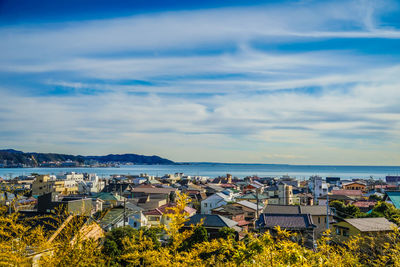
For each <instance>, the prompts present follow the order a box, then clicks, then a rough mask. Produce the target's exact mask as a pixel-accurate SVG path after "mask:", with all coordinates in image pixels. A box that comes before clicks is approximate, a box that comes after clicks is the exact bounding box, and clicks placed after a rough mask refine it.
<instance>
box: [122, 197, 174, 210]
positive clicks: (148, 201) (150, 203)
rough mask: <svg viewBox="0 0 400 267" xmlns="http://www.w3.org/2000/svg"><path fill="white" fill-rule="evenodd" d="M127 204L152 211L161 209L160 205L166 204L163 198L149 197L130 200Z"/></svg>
mask: <svg viewBox="0 0 400 267" xmlns="http://www.w3.org/2000/svg"><path fill="white" fill-rule="evenodd" d="M128 202H130V203H132V204H135V205H136V206H139V207H141V208H142V209H143V210H145V211H148V210H154V209H156V208H159V207H161V206H162V205H165V204H167V199H164V198H161V199H160V198H155V199H152V198H150V195H147V196H144V197H140V198H130V199H128Z"/></svg>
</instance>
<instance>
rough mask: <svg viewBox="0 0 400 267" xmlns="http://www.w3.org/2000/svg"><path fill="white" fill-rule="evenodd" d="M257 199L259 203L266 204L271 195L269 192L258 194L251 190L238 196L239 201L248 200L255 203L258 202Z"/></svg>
mask: <svg viewBox="0 0 400 267" xmlns="http://www.w3.org/2000/svg"><path fill="white" fill-rule="evenodd" d="M257 199H258V204H259V205H265V204H267V203H268V201H269V195H268V194H267V193H262V194H257V193H254V192H249V193H247V194H244V195H239V196H237V197H236V200H237V201H248V202H252V203H255V204H257Z"/></svg>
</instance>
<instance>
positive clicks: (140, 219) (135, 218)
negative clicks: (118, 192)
mask: <svg viewBox="0 0 400 267" xmlns="http://www.w3.org/2000/svg"><path fill="white" fill-rule="evenodd" d="M99 224H100V226H101V228H103V229H104V230H105V231H111V230H112V229H114V228H118V227H121V226H124V225H129V226H131V227H133V228H135V229H139V228H140V227H143V226H147V225H148V222H147V218H146V216H145V215H144V214H143V209H142V208H140V207H138V206H135V205H133V204H131V203H126V204H125V207H124V206H119V207H115V208H112V209H110V210H108V211H107V212H106V214H105V215H104V216H103V217H102V218H101V219H100V220H99Z"/></svg>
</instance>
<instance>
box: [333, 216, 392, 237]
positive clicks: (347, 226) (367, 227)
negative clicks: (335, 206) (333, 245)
mask: <svg viewBox="0 0 400 267" xmlns="http://www.w3.org/2000/svg"><path fill="white" fill-rule="evenodd" d="M394 227H396V225H395V224H393V223H391V222H389V221H388V220H387V219H386V218H356V219H344V221H341V222H338V223H335V224H333V228H334V231H333V233H334V240H336V241H339V242H344V241H347V240H349V238H350V237H353V236H357V235H361V236H365V235H368V236H371V235H372V236H376V235H380V234H384V233H388V232H392V231H393V229H394Z"/></svg>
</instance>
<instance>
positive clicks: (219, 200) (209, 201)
mask: <svg viewBox="0 0 400 267" xmlns="http://www.w3.org/2000/svg"><path fill="white" fill-rule="evenodd" d="M232 200H233V198H232V193H231V192H230V191H228V190H226V191H223V192H220V193H215V194H213V195H211V196H209V197H208V198H206V199H204V200H203V201H201V213H202V214H211V210H212V209H215V208H218V207H220V206H223V205H226V204H228V202H230V201H232Z"/></svg>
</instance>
